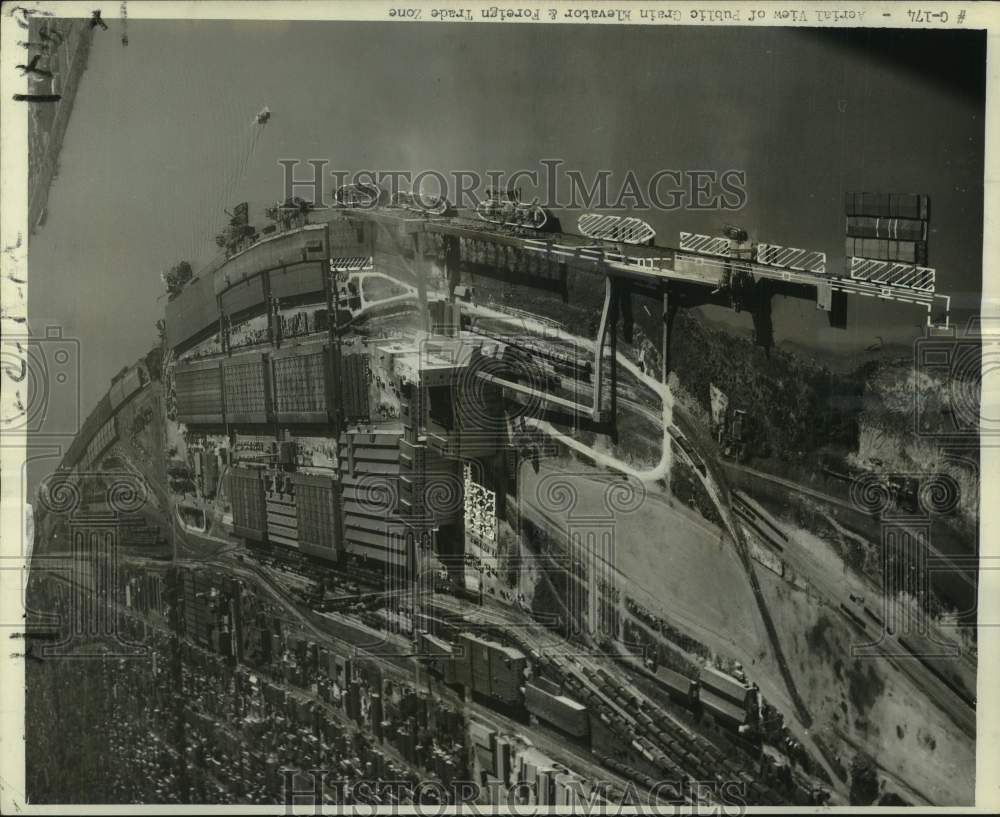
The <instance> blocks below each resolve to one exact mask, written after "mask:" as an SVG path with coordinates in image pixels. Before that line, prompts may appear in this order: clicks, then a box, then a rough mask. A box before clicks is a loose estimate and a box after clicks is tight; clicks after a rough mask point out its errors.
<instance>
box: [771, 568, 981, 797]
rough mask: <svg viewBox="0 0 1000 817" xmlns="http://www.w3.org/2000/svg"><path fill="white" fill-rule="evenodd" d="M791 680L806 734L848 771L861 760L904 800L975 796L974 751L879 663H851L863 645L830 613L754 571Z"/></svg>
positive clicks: (865, 660) (920, 697) (886, 665)
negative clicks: (801, 703) (809, 726)
mask: <svg viewBox="0 0 1000 817" xmlns="http://www.w3.org/2000/svg"><path fill="white" fill-rule="evenodd" d="M758 575H759V577H760V584H761V588H762V590H763V592H764V594H765V596H766V598H767V600H768V604H769V607H770V610H771V614H772V616H773V618H774V623H775V626H776V627H777V628H778V632H779V634H780V637H781V641H782V645H783V647H784V650H785V653H786V655H787V657H788V661H789V664H790V666H791V668H792V672H793V673H794V674H795V676H796V678H797V679H798V682H799V689H800V691H801V693H802V695H803V697H804V698H805V701H806V704H807V706H808V707H809V709H810V712H811V714H812V716H813V718H814V725H813V730H812V731H813V733H814V734H816V735H818V736H820V737H822V738H823V739H824V741H825V742H826V743H827V744H828V745H830V746H834V747H837V750H838V751H839V753H840V758H839V759H840V762H841V764H842V765H843V766H844V767H845V768H846V767H849V766H850V762H851V759H852V758H853V755H854V752H855V751H857V750H864V751H866V752H868V753H869V754H870V755H871V756H872V757H873V758H875V761H876V763H877V764H878V766H879V767H880V772H881V775H880V776H881V777H882V778H883V779H884V780H885V787H886V788H887V789H888V790H891V791H895V792H898V793H899V794H901V795H902V796H903V797H904V798H906V799H908V800H915V801H916V802H924V801H926V802H931V803H938V804H947V805H954V806H957V805H968V804H971V803H972V802H973V799H974V794H975V780H974V773H975V743H974V741H972V740H970V739H969V738H968V737H967V736H966V735H965V734H964V733H962V732H961V731H960V730H959V729H958V728H957V727H955V726H954V725H953V724H952V723H951V722H950V720H949V718H948V717H947V716H946V715H945V714H944V713H943V712H941V711H940V710H939V709H938V708H937V707H935V706H934V705H933V704H932V703H931V702H930V701H929V700H928V699H927V697H926V696H925V695H924V694H923V693H922V692H921V691H920V690H919V689H918V688H917V687H916V686H915V685H914V684H913V683H912V682H911V681H910V680H909V679H908V678H906V677H905V676H904V675H903V674H902V673H901V672H899V671H897V670H896V669H895V668H893V667H892V666H891V665H890V664H889V663H888V662H887V661H886V660H885V659H882V658H872V657H864V658H856V657H853V656H852V654H851V646H852V645H853V644H855V643H859V642H860V641H862V640H865V639H864V637H863V636H862V635H861V634H860V633H859V632H857V631H855V630H853V629H852V628H851V627H850V625H849V624H848V623H847V622H846V620H845V619H843V617H841V616H840V615H839V614H838V613H837V612H836V611H835V610H834V609H832V608H831V607H829V606H828V605H826V604H824V603H823V602H820V601H818V600H817V599H815V598H814V597H812V596H811V595H809V594H807V593H804V592H802V591H800V590H797V589H795V588H793V587H791V586H790V585H788V584H787V583H786V582H784V581H783V580H782V579H780V578H778V577H777V576H775V575H774V574H772V573H770V572H768V571H763V570H762V571H759V572H758Z"/></svg>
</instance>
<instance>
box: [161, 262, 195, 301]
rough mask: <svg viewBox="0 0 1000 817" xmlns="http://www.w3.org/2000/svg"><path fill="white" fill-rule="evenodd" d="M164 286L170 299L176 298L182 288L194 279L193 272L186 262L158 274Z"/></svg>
mask: <svg viewBox="0 0 1000 817" xmlns="http://www.w3.org/2000/svg"><path fill="white" fill-rule="evenodd" d="M160 278H162V279H163V283H164V285H165V286H166V287H167V294H168V295H169V296H170V297H171V298H175V297H177V296H178V295H179V294H180V292H181V290H182V289H184V286H185V285H186V284H187V282H188V281H190V280H191V279H192V278H194V270H193V269H191V265H190V264H189V263H188V262H187V261H181V262H179V263H177V264H174V265H173V266H172V267H171V268H170V269H168V270H165V271H164V272H162V273H160Z"/></svg>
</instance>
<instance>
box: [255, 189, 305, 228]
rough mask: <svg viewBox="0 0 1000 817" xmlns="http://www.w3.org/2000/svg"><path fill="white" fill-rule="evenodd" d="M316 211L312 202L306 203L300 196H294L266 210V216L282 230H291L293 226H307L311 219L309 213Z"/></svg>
mask: <svg viewBox="0 0 1000 817" xmlns="http://www.w3.org/2000/svg"><path fill="white" fill-rule="evenodd" d="M313 209H314V205H313V204H312V202H309V201H306V200H305V199H303V198H300V197H299V196H293V197H292V198H290V199H285V200H284V201H279V202H275V203H274V204H273V205H271V206H270V207H267V208H265V210H264V216H265V217H266V218H268V219H270V220H271V221H273V222H274V223H275V224H277V225H278V227H280V228H281V229H282V230H289V229H291V228H292V227H293V226H296V225H299V224H305V222H306V220H307V219H308V217H309V212H310V211H311V210H313Z"/></svg>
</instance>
